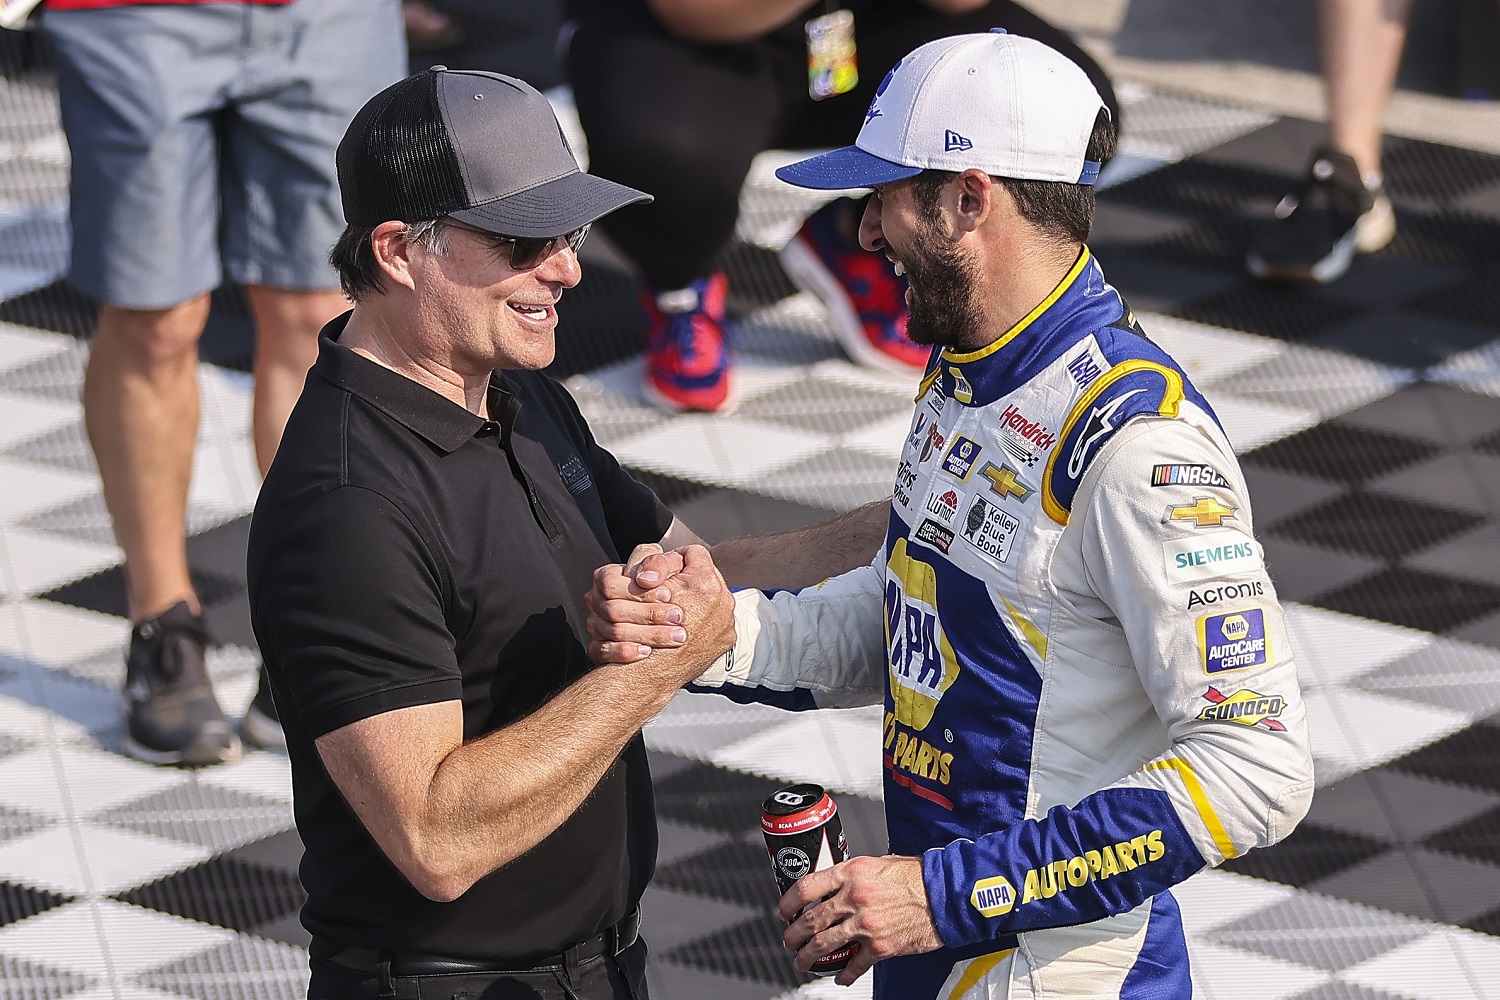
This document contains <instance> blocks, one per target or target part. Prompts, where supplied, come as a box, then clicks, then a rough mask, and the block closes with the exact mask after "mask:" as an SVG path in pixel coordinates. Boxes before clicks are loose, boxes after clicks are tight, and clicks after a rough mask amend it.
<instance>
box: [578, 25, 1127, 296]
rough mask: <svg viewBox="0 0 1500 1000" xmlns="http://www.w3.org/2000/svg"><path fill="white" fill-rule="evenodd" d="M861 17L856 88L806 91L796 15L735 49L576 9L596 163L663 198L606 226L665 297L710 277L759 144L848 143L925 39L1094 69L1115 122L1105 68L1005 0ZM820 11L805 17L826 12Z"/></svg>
mask: <svg viewBox="0 0 1500 1000" xmlns="http://www.w3.org/2000/svg"><path fill="white" fill-rule="evenodd" d="M838 6H841V7H845V8H848V9H850V10H852V11H853V12H854V18H855V21H854V30H855V41H856V45H857V48H858V53H857V59H858V64H859V84H858V86H856V87H855V89H854V90H852V91H850V92H849V93H847V94H842V95H840V96H838V97H833V98H829V99H828V100H825V101H814V100H812V99H811V98H810V97H808V95H807V51H806V48H805V42H804V39H803V35H802V28H801V24H802V21H801V19H799V20H798V21H797V22H796V23H795V24H793V25H791V26H789V28H787V29H783V30H779V31H776V32H774V33H772V34H771V35H768V36H766V37H764V38H760V39H756V40H755V41H753V42H749V43H745V44H740V45H697V44H693V43H690V42H684V41H681V40H679V39H677V38H674V37H672V36H670V35H668V34H667V33H666V32H665V31H664V30H663V29H662V27H661V25H660V24H659V23H658V22H657V21H656V20H655V18H653V17H652V16H651V15H650V14H649V12H647V11H646V9H645V7H644V5H643V4H642V3H641V2H640V0H608V2H603V3H601V2H588V0H583V2H578V3H576V4H575V5H574V9H573V11H572V13H573V15H574V23H575V26H576V30H575V32H574V33H573V35H572V40H571V42H570V44H569V47H568V53H567V60H566V62H567V70H568V75H569V78H570V80H571V83H572V87H573V96H574V99H575V100H576V102H577V105H578V114H579V117H580V119H581V120H582V122H583V129H584V132H585V133H586V134H587V136H588V141H589V162H590V165H589V169H590V171H591V172H593V173H597V174H599V175H601V176H603V177H608V178H609V179H611V180H615V181H619V182H621V183H623V184H629V185H631V186H632V187H637V188H640V189H641V190H643V191H646V192H648V193H650V194H653V195H655V196H656V201H655V202H653V203H652V204H650V205H638V206H632V207H630V208H626V209H622V210H620V211H619V212H616V213H614V214H613V215H611V216H609V217H608V218H607V219H606V220H604V222H602V223H601V225H602V227H603V228H604V229H605V231H606V232H608V233H609V235H610V238H611V239H613V240H614V242H615V243H616V244H617V245H618V246H619V247H620V248H621V249H622V250H624V251H625V253H626V254H627V255H629V256H630V257H631V259H632V260H634V261H635V263H636V264H637V265H638V266H639V267H640V269H641V272H642V274H643V275H644V277H645V278H646V281H647V282H648V283H649V284H651V285H652V286H654V287H656V288H658V289H670V288H681V287H682V286H684V285H686V284H688V283H689V282H691V281H694V280H696V279H698V278H701V277H703V276H704V275H706V274H708V273H709V271H710V270H711V269H712V266H713V260H714V256H715V254H716V253H717V252H718V251H719V250H720V249H721V248H722V247H723V246H724V245H725V244H726V243H727V242H728V241H729V238H730V236H731V235H732V234H733V232H734V224H735V219H736V217H737V215H738V210H739V193H740V188H741V186H742V185H743V184H744V181H745V175H746V173H748V171H749V169H750V161H751V160H753V159H754V158H755V156H756V154H757V153H760V152H761V151H762V150H765V149H815V148H820V147H833V146H845V145H848V144H849V143H852V142H853V141H854V137H855V136H856V135H857V134H858V132H859V127H860V125H861V124H863V122H864V113H865V109H866V108H867V107H869V104H870V100H871V98H873V97H874V95H875V88H876V87H877V86H879V85H880V81H881V79H882V78H883V77H884V76H885V73H886V71H887V70H889V69H890V68H891V67H892V66H894V65H895V64H896V60H898V59H900V58H901V57H902V56H904V55H906V53H908V52H910V51H911V50H912V49H914V48H916V47H917V46H918V45H921V44H923V43H925V42H929V41H932V40H933V39H936V38H943V37H946V36H948V35H954V34H961V33H965V32H977V31H988V30H989V29H990V28H992V27H1002V28H1005V29H1007V30H1008V31H1010V32H1012V33H1013V34H1017V35H1025V36H1027V37H1030V38H1035V39H1037V40H1038V41H1041V42H1044V43H1046V44H1047V45H1050V46H1052V47H1053V48H1055V49H1057V50H1058V51H1059V52H1062V53H1063V54H1064V55H1066V56H1068V58H1070V59H1072V60H1073V61H1074V62H1076V63H1077V64H1078V65H1079V66H1081V67H1083V69H1084V70H1085V71H1086V72H1087V73H1088V74H1089V77H1090V79H1092V80H1093V81H1094V86H1095V87H1096V88H1098V90H1099V94H1100V96H1101V97H1103V98H1104V100H1105V103H1106V104H1108V105H1109V108H1110V112H1111V114H1113V115H1115V120H1116V121H1118V120H1119V117H1118V109H1117V104H1116V101H1115V95H1114V90H1113V88H1112V87H1111V86H1110V83H1109V79H1108V78H1107V77H1106V76H1105V75H1104V71H1103V70H1102V69H1100V68H1099V66H1098V64H1097V63H1095V62H1094V61H1093V60H1092V59H1091V58H1089V56H1088V55H1087V54H1086V53H1084V51H1083V50H1082V49H1080V48H1079V47H1078V46H1077V45H1076V44H1074V42H1073V41H1072V40H1071V39H1070V38H1068V36H1067V35H1065V34H1064V33H1063V32H1061V31H1059V30H1058V29H1057V28H1054V27H1053V26H1052V25H1050V24H1048V23H1047V22H1046V21H1043V20H1042V19H1041V18H1039V17H1037V16H1036V15H1035V14H1033V13H1031V12H1030V11H1028V10H1026V9H1025V8H1023V7H1021V6H1019V5H1018V4H1015V3H1012V2H1011V0H991V2H990V4H989V5H988V6H987V7H983V8H981V9H980V10H979V11H977V12H975V13H972V14H966V15H963V16H961V17H947V16H944V15H941V14H938V13H936V12H934V11H933V10H931V9H930V8H928V7H926V6H924V5H923V4H922V3H921V2H920V0H842V2H840V3H839V4H838ZM823 9H824V8H823V4H821V3H820V4H816V5H814V6H813V7H812V9H811V10H810V11H809V15H811V14H818V13H821V12H822V11H823Z"/></svg>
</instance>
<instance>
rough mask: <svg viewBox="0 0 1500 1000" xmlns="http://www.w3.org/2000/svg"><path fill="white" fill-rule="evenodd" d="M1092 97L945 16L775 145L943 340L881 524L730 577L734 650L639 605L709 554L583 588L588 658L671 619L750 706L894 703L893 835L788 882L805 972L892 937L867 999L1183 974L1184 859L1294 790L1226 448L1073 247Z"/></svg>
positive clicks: (1146, 984) (1079, 986)
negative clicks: (825, 129) (824, 138)
mask: <svg viewBox="0 0 1500 1000" xmlns="http://www.w3.org/2000/svg"><path fill="white" fill-rule="evenodd" d="M1102 108H1103V105H1102V102H1101V101H1100V100H1099V98H1098V95H1097V93H1096V92H1095V91H1094V88H1093V87H1092V85H1091V84H1090V83H1089V81H1088V79H1087V78H1086V77H1085V76H1084V75H1083V73H1082V72H1081V71H1080V70H1078V69H1077V68H1076V67H1075V66H1073V65H1072V64H1071V63H1069V62H1068V61H1067V60H1066V59H1064V58H1063V57H1062V56H1061V55H1059V54H1057V53H1056V52H1054V51H1052V50H1051V49H1048V48H1046V47H1045V46H1043V45H1041V44H1040V43H1038V42H1034V41H1030V40H1028V39H1024V38H1020V37H1016V36H1011V35H1006V34H1003V33H991V34H986V35H965V36H958V37H955V38H947V39H942V40H940V41H937V42H933V43H930V44H928V45H924V46H922V47H921V48H919V49H917V50H916V51H914V52H913V53H911V54H910V55H908V56H907V57H905V58H904V59H902V60H901V62H900V63H898V64H897V66H896V68H895V69H893V70H892V71H891V73H890V75H889V76H888V77H887V78H886V80H885V82H884V83H883V84H882V85H881V87H880V90H879V93H878V94H877V96H876V98H875V100H874V103H873V104H872V105H871V108H870V110H869V112H868V114H867V116H866V123H865V126H864V128H863V129H862V130H861V132H860V134H859V138H858V141H857V143H856V145H855V146H852V147H847V148H845V149H841V150H835V151H833V152H831V153H827V154H823V155H822V156H818V157H813V158H812V159H810V160H805V161H802V162H801V163H797V164H793V165H791V166H789V167H785V168H782V170H781V171H778V173H779V175H780V176H781V177H782V178H783V179H784V180H788V181H790V182H792V183H795V184H799V185H803V186H807V187H816V188H850V187H858V186H865V187H871V188H873V189H874V192H875V193H874V196H873V197H872V199H871V201H870V205H869V208H868V209H867V211H866V214H865V218H864V220H863V223H862V227H861V233H860V236H861V242H863V243H864V245H865V246H866V247H867V248H870V249H876V250H882V251H884V252H885V253H887V254H888V255H889V256H890V257H891V258H892V259H893V260H894V261H896V263H897V265H898V268H904V269H905V271H906V273H907V274H908V276H909V278H910V288H911V291H910V294H909V305H910V311H911V325H910V328H909V330H910V333H911V336H912V337H913V339H918V338H925V342H929V343H932V344H933V345H935V346H937V347H940V348H941V350H938V351H935V352H934V355H933V359H932V362H931V364H930V365H929V368H928V371H927V375H926V377H925V379H924V381H923V382H922V385H921V389H920V392H919V394H918V401H917V406H916V412H915V415H914V417H913V420H912V424H911V430H910V433H909V435H908V437H907V440H906V444H905V448H904V451H903V453H902V457H901V463H900V466H899V468H898V469H897V472H896V480H895V489H894V496H893V498H892V502H891V512H890V524H889V529H888V533H887V538H886V543H885V546H884V549H883V551H882V552H881V553H880V554H879V555H878V556H877V558H876V560H875V562H874V563H873V564H872V565H870V566H868V567H865V568H862V569H859V570H855V571H853V572H850V573H847V574H845V575H843V576H840V577H836V578H833V579H831V580H828V581H826V582H825V583H823V584H821V585H820V586H819V587H817V588H816V589H808V590H804V591H801V592H798V593H792V592H779V593H774V594H770V593H764V592H760V591H742V592H740V593H738V594H735V595H733V597H732V599H733V600H734V601H735V623H736V640H735V644H734V647H733V649H732V650H730V651H729V652H728V653H725V652H724V651H723V650H721V649H706V648H705V649H700V650H696V651H694V650H693V642H694V640H693V623H694V620H695V608H696V607H697V605H692V604H691V601H689V600H683V601H680V602H679V604H680V605H681V608H680V609H679V610H683V611H685V612H686V621H685V623H684V625H685V628H686V631H687V636H688V638H687V642H686V644H685V646H683V644H680V643H677V642H674V641H672V639H671V638H670V635H669V634H668V633H669V627H668V624H667V623H668V621H669V619H667V618H665V617H663V615H664V611H663V608H664V607H666V605H664V604H661V603H655V602H656V601H658V600H659V599H660V598H661V597H664V596H666V595H668V594H670V595H671V596H670V597H668V600H677V594H678V590H677V588H678V586H679V585H680V584H682V583H683V582H684V581H686V580H687V579H688V578H689V577H691V576H693V575H695V574H697V575H698V577H699V579H698V581H697V584H699V585H701V583H702V580H701V576H702V574H701V567H702V566H703V565H704V562H705V561H704V560H703V559H701V558H698V557H694V558H692V559H691V560H687V561H686V562H685V561H684V560H683V559H681V558H678V557H675V556H673V555H671V554H666V555H657V556H652V557H644V554H643V553H638V555H637V557H633V562H635V563H636V565H633V566H631V567H630V568H629V569H628V570H627V569H626V568H625V567H606V568H605V569H603V570H601V571H600V572H599V573H598V574H596V584H597V585H596V589H595V592H594V593H593V594H592V595H591V597H590V600H591V604H592V606H593V608H594V611H595V616H594V618H592V619H591V621H590V629H591V630H592V632H593V638H594V639H595V642H594V645H593V652H594V654H595V656H596V658H599V659H603V660H610V659H613V660H617V661H618V660H627V661H628V660H630V659H632V658H635V657H638V656H640V655H642V653H643V652H644V650H642V649H641V647H640V644H645V645H646V646H650V647H655V650H656V652H655V653H654V654H652V655H661V654H662V653H663V651H665V650H668V649H671V650H672V652H671V653H670V655H680V653H681V650H679V649H678V648H676V647H682V649H685V650H688V651H692V652H696V654H697V655H700V656H701V657H702V658H703V662H704V663H705V664H708V663H709V662H710V659H711V658H713V657H718V658H717V659H715V660H713V661H712V665H711V666H708V668H707V669H706V670H705V672H704V674H703V675H702V676H701V677H700V678H699V681H698V686H699V687H700V688H701V689H708V690H720V691H723V692H725V693H729V694H731V695H732V696H734V697H736V698H738V699H740V700H744V699H746V698H757V699H761V700H768V701H773V702H775V703H777V704H781V705H783V706H787V707H805V708H811V707H836V706H847V705H852V704H859V703H873V702H874V701H875V700H877V699H879V698H881V697H883V698H884V701H885V723H884V730H883V755H884V767H885V806H886V817H887V826H888V828H889V833H890V850H891V855H890V856H887V857H883V858H856V859H852V860H850V861H848V862H845V863H844V864H841V865H837V866H834V867H833V868H829V869H826V870H824V871H821V872H815V873H813V874H811V875H808V876H806V877H805V878H803V879H802V880H801V881H800V882H799V883H798V884H797V885H796V886H794V887H793V888H792V890H791V891H789V892H788V893H787V895H786V896H785V897H784V898H783V899H782V901H781V913H782V915H783V916H784V917H785V918H787V919H789V920H792V918H794V917H795V920H794V921H793V922H792V924H791V925H790V927H789V928H788V930H787V932H786V941H787V944H788V947H789V948H791V949H792V950H794V951H796V952H797V964H798V966H799V967H800V968H803V969H806V968H807V967H808V966H809V965H810V964H811V963H812V962H813V961H815V960H816V959H817V958H818V957H820V956H821V955H823V954H826V953H828V952H831V951H834V950H836V949H838V948H839V947H841V946H842V945H844V944H847V943H849V942H851V941H857V942H859V944H860V945H861V949H860V952H859V953H858V954H857V955H856V957H855V959H854V960H853V961H852V962H851V963H850V966H849V967H848V968H847V969H846V970H845V971H844V972H843V973H841V974H840V975H839V977H838V981H839V982H840V983H843V984H846V985H847V984H848V983H850V982H853V981H854V979H856V978H858V977H859V976H860V975H862V974H863V973H864V972H865V971H866V970H867V969H869V968H870V967H871V965H872V964H873V963H876V962H877V961H878V964H874V968H875V996H876V997H877V998H880V1000H932V998H943V1000H950V998H953V1000H957V998H977V997H986V998H994V997H1009V998H1020V997H1028V998H1032V997H1064V996H1066V997H1118V998H1142V997H1153V998H1156V997H1173V998H1178V997H1189V996H1191V995H1192V992H1193V989H1192V981H1191V978H1190V975H1189V968H1188V955H1187V949H1186V945H1185V942H1184V936H1183V929H1182V924H1181V921H1180V919H1179V913H1178V908H1177V905H1176V903H1175V902H1174V901H1173V898H1172V895H1171V892H1170V889H1171V887H1172V886H1174V885H1176V884H1177V883H1179V882H1181V881H1182V880H1184V879H1186V878H1188V877H1189V876H1191V875H1193V874H1194V873H1195V872H1198V871H1200V870H1202V869H1204V868H1205V867H1212V866H1214V865H1217V864H1219V863H1220V862H1222V861H1224V860H1225V859H1228V858H1233V857H1237V856H1239V855H1241V854H1243V853H1245V852H1246V851H1248V850H1251V849H1253V848H1255V847H1260V846H1264V845H1266V844H1271V843H1275V842H1276V841H1277V840H1279V839H1281V838H1282V837H1284V836H1286V834H1287V833H1289V832H1290V831H1291V830H1292V828H1293V827H1294V826H1295V825H1296V824H1297V822H1298V821H1299V820H1300V819H1301V818H1302V816H1303V815H1304V814H1305V813H1306V811H1307V808H1308V805H1309V802H1310V800H1311V795H1312V787H1313V776H1312V759H1311V755H1310V753H1309V750H1308V741H1307V731H1306V719H1305V713H1304V709H1303V704H1302V700H1301V696H1300V693H1299V690H1298V686H1297V678H1296V672H1295V669H1294V666H1293V663H1292V657H1291V649H1290V645H1289V642H1288V637H1287V632H1286V629H1285V627H1284V625H1283V622H1282V616H1281V611H1280V608H1279V606H1278V603H1277V599H1276V594H1275V590H1274V588H1273V587H1272V584H1271V581H1270V580H1269V579H1268V578H1267V575H1266V571H1265V566H1264V563H1263V554H1262V549H1261V546H1260V545H1259V543H1257V542H1256V541H1255V538H1254V534H1253V530H1252V528H1253V525H1252V520H1251V514H1250V505H1249V501H1248V498H1247V496H1246V489H1245V482H1244V478H1243V476H1242V475H1241V473H1240V469H1239V466H1238V463H1237V462H1236V460H1235V457H1234V453H1233V451H1232V449H1231V447H1230V445H1229V442H1228V440H1227V439H1226V437H1225V435H1224V432H1223V430H1222V428H1221V427H1220V424H1219V421H1218V419H1217V417H1216V416H1215V415H1214V412H1213V410H1212V408H1211V407H1210V405H1209V403H1208V401H1207V400H1205V399H1204V397H1203V396H1202V395H1201V394H1200V393H1199V392H1198V391H1197V389H1195V388H1194V387H1193V385H1192V383H1191V381H1190V380H1189V379H1188V378H1187V376H1186V375H1185V374H1184V373H1183V371H1182V369H1181V368H1180V367H1179V366H1178V365H1177V364H1176V363H1175V362H1174V361H1173V360H1172V359H1171V358H1170V357H1169V356H1168V355H1167V354H1165V353H1164V352H1163V351H1161V350H1160V349H1159V348H1157V347H1156V346H1155V345H1154V344H1153V343H1152V342H1151V341H1150V340H1148V339H1147V338H1146V336H1145V335H1144V334H1143V332H1142V331H1141V329H1140V327H1139V326H1138V325H1137V324H1136V322H1135V319H1134V317H1133V316H1132V315H1131V313H1130V311H1129V309H1128V308H1127V307H1126V305H1125V303H1124V302H1123V301H1122V300H1121V298H1120V296H1119V294H1118V293H1117V292H1116V291H1115V289H1113V288H1112V287H1111V286H1110V285H1109V284H1108V283H1106V282H1105V280H1104V276H1103V274H1102V272H1101V271H1100V268H1099V266H1098V264H1097V263H1096V262H1095V260H1094V259H1093V257H1092V255H1091V254H1090V253H1089V251H1088V249H1087V247H1085V246H1084V245H1083V243H1084V240H1085V238H1086V237H1087V234H1088V229H1089V226H1090V224H1091V222H1092V211H1093V194H1092V188H1091V187H1089V185H1090V184H1091V182H1092V181H1093V179H1094V176H1095V175H1096V173H1097V169H1098V162H1099V161H1100V160H1101V159H1103V158H1104V157H1105V156H1107V155H1108V153H1109V152H1110V151H1112V146H1113V143H1114V126H1113V123H1112V122H1110V121H1109V118H1108V115H1107V113H1104V112H1103V110H1102ZM918 342H919V343H920V342H924V341H923V340H921V339H918ZM685 565H686V566H691V567H695V568H693V569H681V571H680V572H679V575H678V576H676V577H673V576H672V573H673V572H677V571H679V568H681V567H684V566H685ZM643 572H646V573H648V575H645V576H643V575H642V573H643ZM632 584H636V585H632ZM716 586H719V585H716ZM643 588H644V589H643ZM701 592H702V591H701V588H700V590H699V591H698V593H700V594H701ZM683 593H684V594H685V596H686V597H688V598H691V599H692V600H697V599H698V598H697V597H695V596H694V595H692V594H687V593H686V591H684V592H683ZM720 599H722V600H729V599H731V598H730V596H729V595H728V594H727V592H725V593H723V594H722V595H721V598H720ZM675 620H676V619H675V618H674V619H671V621H675ZM720 654H723V655H720ZM799 913H800V915H799Z"/></svg>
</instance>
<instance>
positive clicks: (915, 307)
mask: <svg viewBox="0 0 1500 1000" xmlns="http://www.w3.org/2000/svg"><path fill="white" fill-rule="evenodd" d="M901 263H902V264H903V265H904V266H905V268H906V280H907V282H908V283H909V284H910V286H911V302H910V305H909V306H908V309H909V312H910V315H909V317H908V318H907V324H906V336H907V337H908V338H910V339H911V341H912V343H914V344H921V345H922V346H923V347H931V346H933V345H939V346H941V347H946V348H952V349H953V350H955V351H960V352H967V351H972V350H976V349H978V348H979V347H982V346H984V345H983V342H982V341H981V339H980V338H981V336H982V334H981V329H982V321H983V316H982V315H981V312H980V309H979V305H978V303H977V302H976V301H975V294H974V290H975V288H976V287H977V285H978V274H979V269H978V267H977V266H976V265H975V264H974V261H973V259H972V258H971V257H970V256H969V255H968V254H965V253H964V252H963V251H962V250H960V249H959V248H958V247H957V246H955V245H954V244H952V243H949V242H947V241H946V240H944V239H943V238H942V237H940V236H939V235H938V234H937V230H936V227H935V226H932V225H930V224H928V223H926V221H925V220H924V223H923V225H921V226H920V227H919V228H918V229H917V230H916V231H915V232H914V233H913V235H912V241H911V250H910V251H909V252H908V253H905V254H902V255H901Z"/></svg>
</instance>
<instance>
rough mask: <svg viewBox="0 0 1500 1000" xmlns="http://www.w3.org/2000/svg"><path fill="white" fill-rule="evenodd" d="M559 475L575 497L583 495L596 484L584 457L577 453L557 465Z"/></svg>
mask: <svg viewBox="0 0 1500 1000" xmlns="http://www.w3.org/2000/svg"><path fill="white" fill-rule="evenodd" d="M557 477H558V478H559V479H561V480H562V484H563V485H564V486H566V487H567V488H568V492H569V493H571V494H573V495H574V496H575V497H578V496H583V494H584V493H585V492H587V491H588V490H589V489H590V488H591V487H592V486H593V485H594V480H593V479H591V478H590V477H589V470H588V469H587V468H586V467H585V466H584V464H583V459H581V458H579V457H578V456H577V455H570V456H569V457H568V460H567V461H566V462H563V463H562V464H561V465H559V466H558V467H557Z"/></svg>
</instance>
